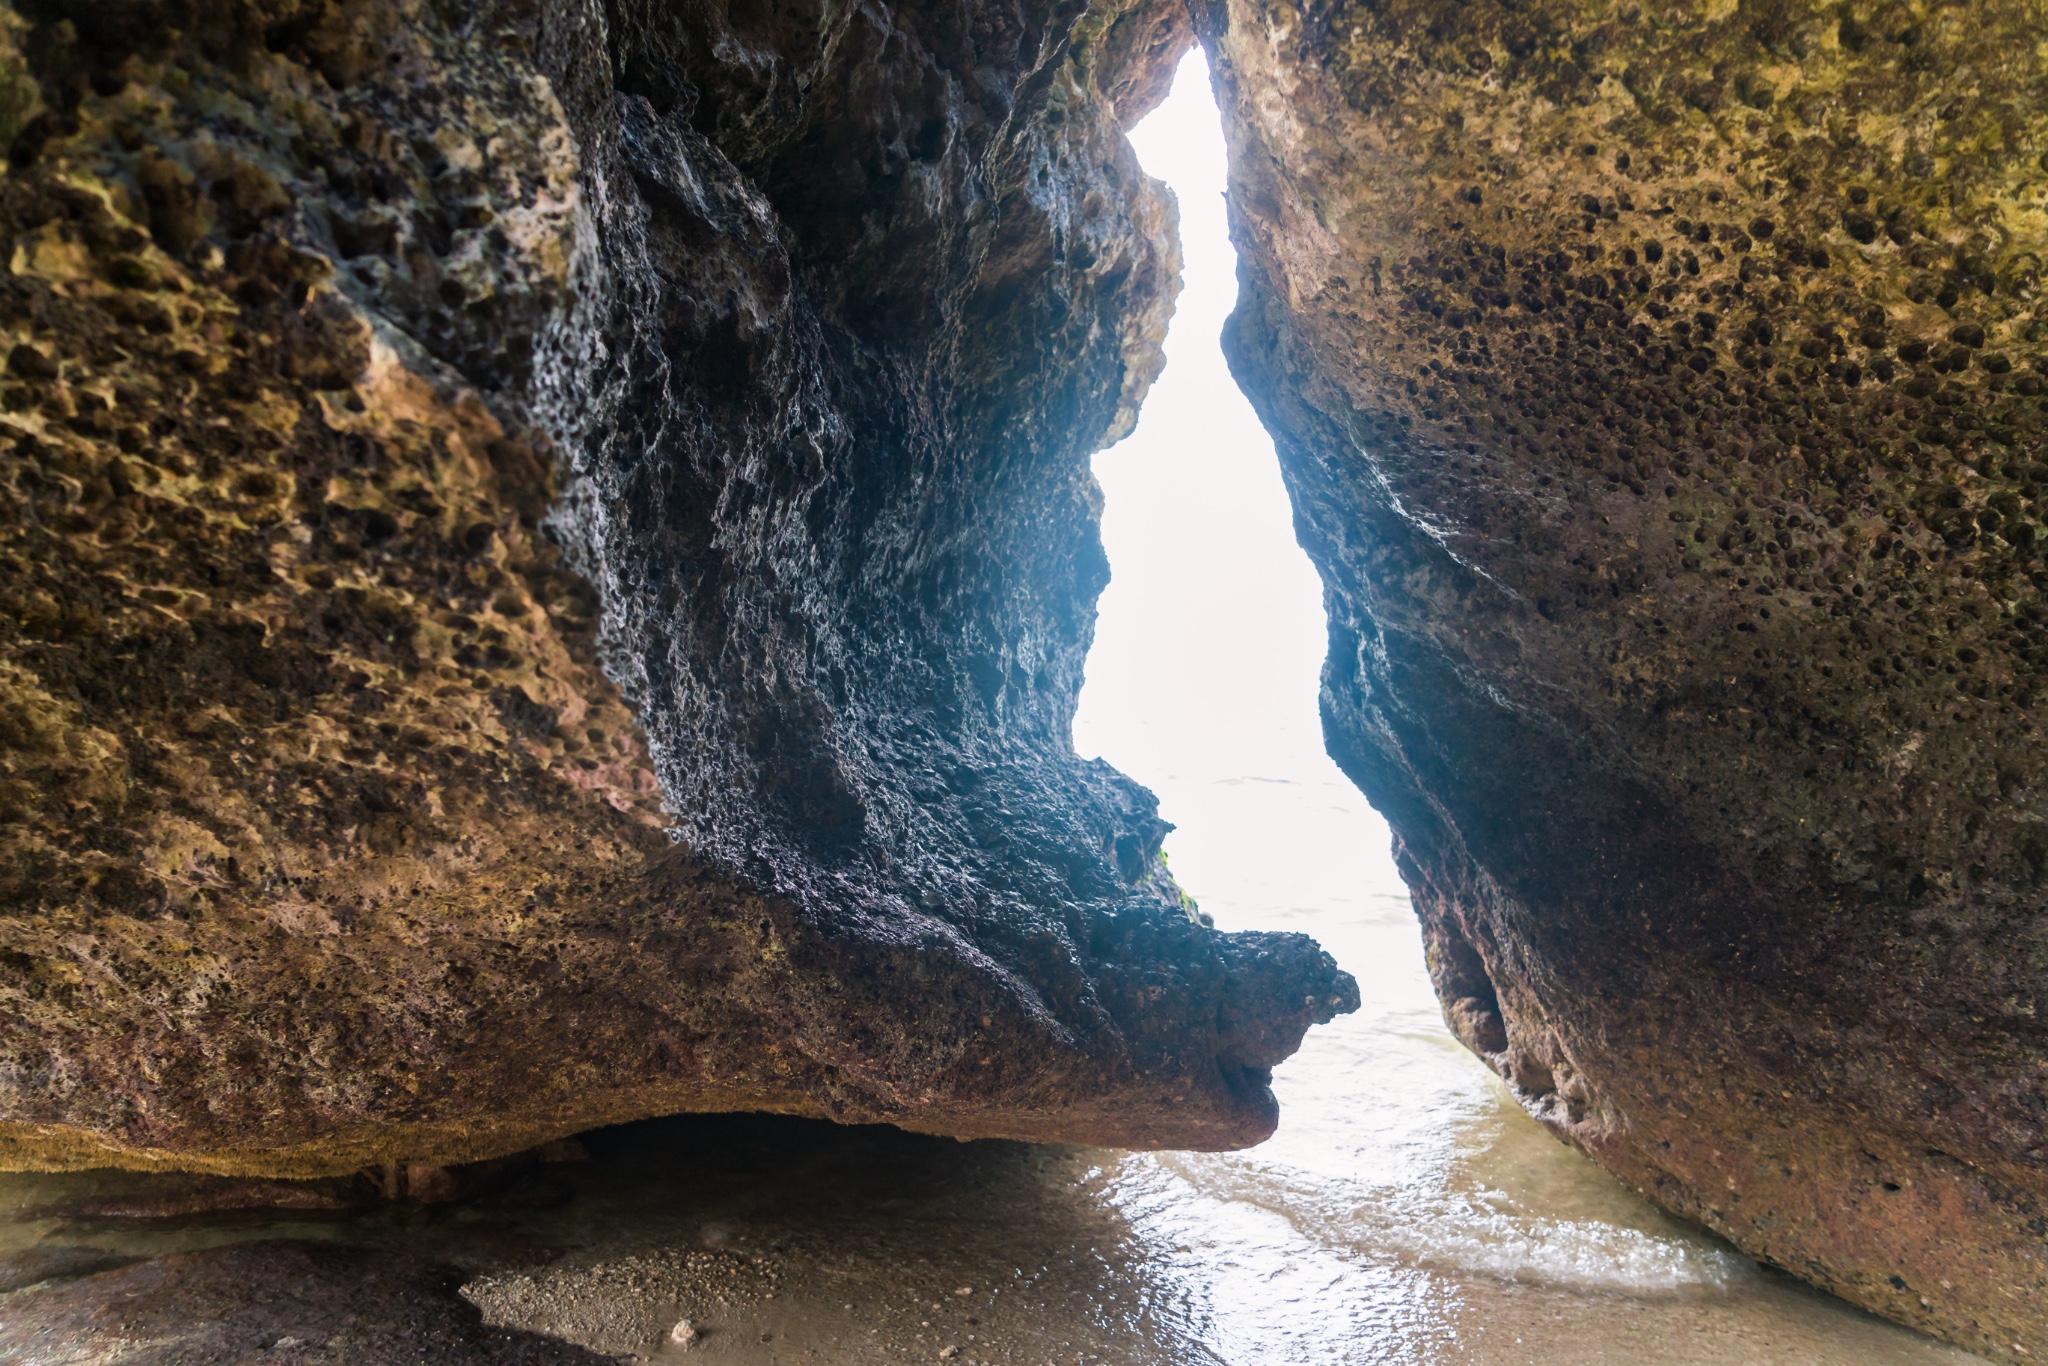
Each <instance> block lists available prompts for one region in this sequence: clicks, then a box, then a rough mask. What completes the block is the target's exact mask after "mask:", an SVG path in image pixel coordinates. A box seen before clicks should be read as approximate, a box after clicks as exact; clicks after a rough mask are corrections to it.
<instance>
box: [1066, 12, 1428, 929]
mask: <svg viewBox="0 0 2048 1366" xmlns="http://www.w3.org/2000/svg"><path fill="white" fill-rule="evenodd" d="M1131 141H1132V142H1133V143H1134V144H1135V145H1136V147H1137V149H1138V156H1139V158H1140V160H1141V161H1143V163H1144V165H1145V169H1146V170H1147V171H1149V172H1151V173H1152V174H1153V175H1155V176H1157V177H1159V178H1160V179H1162V180H1164V181H1166V182H1167V183H1168V184H1170V185H1172V186H1173V188H1174V190H1175V192H1176V193H1177V194H1178V195H1179V197H1180V230H1181V242H1182V246H1183V249H1184V251H1185V253H1186V261H1187V265H1186V272H1187V274H1186V287H1185V289H1184V291H1183V292H1182V294H1181V296H1180V304H1179V309H1178V311H1177V312H1176V314H1175V316H1174V320H1173V329H1172V332H1171V334H1170V335H1169V336H1168V338H1167V342H1166V354H1167V366H1166V373H1165V374H1164V375H1163V376H1162V377H1161V378H1160V380H1159V383H1158V384H1157V385H1156V386H1154V388H1153V390H1152V393H1151V396H1150V397H1149V398H1147V399H1146V400H1145V407H1144V410H1143V412H1142V414H1141V416H1140V418H1139V422H1138V428H1137V430H1136V431H1135V432H1134V433H1133V434H1132V435H1131V436H1130V437H1129V438H1128V439H1127V440H1125V441H1123V442H1122V443H1120V444H1119V445H1117V446H1115V447H1114V448H1112V449H1110V450H1107V451H1104V452H1102V453H1101V454H1099V455H1097V456H1096V457H1095V474H1096V478H1098V479H1099V480H1100V481H1101V482H1102V487H1103V491H1104V494H1105V495H1106V499H1107V509H1106V511H1105V512H1104V515H1103V520H1102V537H1103V541H1104V543H1105V545H1106V546H1107V548H1108V551H1109V562H1110V570H1111V573H1112V576H1113V577H1112V578H1111V581H1110V585H1109V589H1108V591H1107V592H1106V593H1104V594H1103V598H1102V608H1101V618H1100V621H1099V623H1098V624H1097V626H1096V631H1095V647H1094V649H1093V651H1091V652H1090V654H1089V656H1088V682H1087V686H1086V688H1085V689H1084V691H1083V692H1082V694H1081V707H1080V714H1079V715H1078V716H1077V717H1076V719H1075V722H1074V745H1075V748H1076V749H1077V750H1078V751H1079V752H1080V753H1082V754H1084V755H1096V754H1100V755H1101V756H1102V757H1104V758H1106V759H1108V760H1109V761H1110V762H1111V763H1113V764H1115V765H1116V766H1117V767H1119V768H1121V769H1122V770H1123V771H1124V772H1126V773H1128V774H1130V775H1131V776H1133V777H1134V778H1137V779H1138V780H1139V781H1140V782H1143V783H1145V784H1146V785H1147V786H1148V787H1151V788H1152V789H1153V790H1154V791H1155V792H1157V793H1158V794H1159V796H1160V800H1161V805H1162V814H1164V815H1165V817H1166V818H1167V819H1168V820H1171V821H1174V822H1176V823H1177V824H1179V825H1180V826H1181V830H1180V831H1179V832H1178V833H1177V834H1176V835H1174V836H1173V837H1171V838H1170V839H1169V840H1168V842H1167V852H1168V856H1169V858H1170V859H1171V860H1172V862H1173V867H1174V870H1175V872H1176V874H1177V875H1178V876H1179V878H1180V880H1181V882H1182V883H1183V885H1185V886H1186V887H1187V888H1188V890H1189V891H1190V892H1192V893H1193V894H1194V895H1195V897H1196V898H1197V899H1198V900H1201V901H1202V902H1203V905H1204V906H1205V907H1206V908H1207V909H1209V910H1211V911H1212V912H1215V913H1217V914H1218V917H1219V921H1220V922H1222V923H1225V924H1226V925H1230V924H1231V923H1232V922H1235V924H1236V925H1237V926H1244V925H1247V924H1248V923H1250V922H1251V921H1252V920H1260V921H1263V920H1265V919H1266V915H1265V914H1263V912H1265V911H1268V910H1272V909H1278V908H1280V907H1281V906H1286V905H1293V906H1294V907H1295V908H1296V909H1299V910H1304V911H1305V910H1308V909H1310V908H1309V907H1308V906H1306V905H1301V904H1300V903H1301V902H1302V901H1303V900H1304V899H1313V900H1316V901H1321V900H1322V899H1323V897H1325V896H1327V893H1322V894H1316V893H1311V892H1309V890H1308V889H1307V888H1306V887H1304V886H1295V887H1287V888H1283V887H1281V886H1278V885H1275V884H1274V883H1273V881H1272V878H1273V875H1274V873H1275V872H1276V871H1277V869H1276V868H1275V861H1276V859H1278V860H1281V861H1288V855H1289V854H1292V853H1295V852H1300V853H1303V854H1311V853H1312V854H1314V856H1315V857H1316V860H1317V861H1318V862H1320V863H1321V865H1322V866H1323V867H1324V868H1325V869H1330V865H1331V864H1332V863H1333V862H1336V863H1338V864H1339V866H1341V867H1343V868H1344V870H1345V871H1344V872H1343V874H1342V875H1340V880H1341V881H1342V882H1344V883H1346V884H1348V890H1351V891H1354V892H1356V891H1363V890H1365V889H1366V887H1368V886H1369V887H1370V888H1371V890H1373V891H1375V892H1382V893H1391V894H1395V895H1405V889H1403V888H1401V887H1400V885H1399V880H1398V878H1397V877H1396V875H1395V873H1394V870H1393V865H1392V860H1391V858H1390V857H1389V855H1388V852H1387V844H1388V841H1387V832H1386V826H1385V825H1384V824H1383V823H1382V822H1381V821H1380V820H1379V818H1378V817H1377V816H1376V815H1374V814H1373V813H1372V812H1371V811H1370V809H1369V808H1368V807H1367V806H1366V804H1365V802H1364V799H1363V798H1361V797H1360V796H1359V795H1358V792H1357V790H1356V789H1355V788H1353V787H1351V785H1350V784H1349V783H1348V782H1346V781H1345V779H1344V778H1343V776H1342V774H1340V773H1339V772H1338V771H1337V768H1336V765H1335V764H1333V763H1332V762H1331V761H1330V759H1329V758H1328V757H1327V756H1326V755H1325V754H1324V752H1323V743H1322V731H1321V725H1320V722H1319V721H1318V719H1317V713H1316V690H1317V680H1318V677H1319V675H1320V672H1321V668H1322V659H1323V650H1324V641H1325V636H1324V625H1323V611H1322V588H1321V584H1320V583H1319V581H1318V580H1317V578H1316V574H1315V570H1314V569H1313V568H1312V567H1311V566H1310V564H1309V562H1308V557H1307V556H1306V555H1304V554H1303V553H1302V551H1301V549H1300V547H1299V546H1297V545H1296V544H1295V540H1294V527H1293V520H1292V514H1291V512H1290V510H1289V507H1288V502H1287V494H1286V490H1285V489H1284V488H1283V487H1282V485H1281V482H1280V470H1279V466H1278V463H1277V461H1276V458H1275V456H1274V454H1273V443H1272V441H1271V439H1270V438H1268V437H1267V435H1266V432H1265V429H1264V428H1262V427H1261V426H1260V425H1259V421H1258V418H1257V417H1256V416H1254V415H1253V413H1252V409H1251V405H1250V404H1249V403H1248V402H1247V401H1246V400H1245V397H1244V395H1243V394H1242V393H1240V392H1239V390H1238V388H1237V385H1236V383H1235V381H1233V380H1232V379H1231V377H1230V371H1229V368H1228V367H1227V366H1226V365H1225V364H1224V360H1223V353H1222V350H1221V348H1220V347H1219V345H1218V342H1217V339H1218V336H1219V335H1220V333H1221V331H1222V328H1223V320H1224V318H1225V317H1226V316H1227V315H1228V314H1229V312H1230V309H1231V305H1232V303H1233V302H1234V301H1235V299H1236V297H1237V258H1236V254H1235V253H1234V252H1233V251H1232V250H1231V246H1230V238H1229V232H1228V228H1227V226H1226V222H1225V216H1224V206H1223V188H1224V153H1223V134H1222V126H1221V120H1220V118H1219V116H1218V114H1217V111H1216V105H1215V103H1214V101H1213V99H1212V97H1211V95H1210V92H1209V75H1208V68H1207V65H1206V64H1205V62H1204V60H1203V58H1202V55H1201V53H1200V52H1199V51H1196V52H1194V53H1191V54H1189V56H1188V57H1187V58H1186V59H1185V60H1184V61H1183V62H1182V63H1181V67H1180V71H1179V74H1178V76H1177V78H1176V80H1175V82H1174V87H1173V93H1172V95H1171V96H1170V97H1169V98H1168V99H1167V100H1166V102H1165V103H1164V104H1163V105H1161V106H1160V108H1159V109H1158V110H1156V111H1155V112H1154V113H1153V114H1152V115H1151V116H1150V117H1148V118H1147V119H1146V120H1145V121H1144V122H1143V123H1141V124H1140V125H1139V126H1138V128H1137V129H1136V130H1135V131H1134V132H1133V133H1132V135H1131ZM1311 813H1313V814H1311ZM1332 841H1338V842H1339V843H1340V845H1341V847H1339V848H1332V844H1331V842H1332ZM1307 843H1313V845H1314V848H1313V849H1309V848H1302V849H1299V850H1298V851H1297V850H1293V849H1289V850H1287V851H1286V852H1285V853H1283V851H1282V846H1287V845H1295V844H1307ZM1333 856H1334V857H1333ZM1332 871H1334V870H1332ZM1301 928H1309V927H1308V926H1302V927H1301Z"/></svg>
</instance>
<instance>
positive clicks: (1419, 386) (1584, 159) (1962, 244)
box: [1197, 0, 2048, 1360]
mask: <svg viewBox="0 0 2048 1366" xmlns="http://www.w3.org/2000/svg"><path fill="white" fill-rule="evenodd" d="M2044 19H2048V12H2044V10H2043V8H2042V6H2040V5H2039V4H2037V3H2028V2H2026V0H1991V2H1988V3H1987V2H1986V0H1974V2H1972V3H1962V2H1960V0H1925V2H1924V3H1920V2H1915V3H1906V2H1905V0H1849V3H1843V4H1829V5H1808V4H1803V3H1794V2H1792V0H1711V2H1705V3H1693V2H1692V0H1641V2H1639V0H1613V2H1612V3H1609V2H1608V0H1537V2H1536V3H1523V2H1521V0H1472V2H1471V3H1450V2H1449V0H1331V2H1330V3H1323V2H1322V0H1316V2H1315V3H1309V4H1304V5H1301V6H1298V7H1297V6H1291V5H1287V4H1281V3H1266V2H1265V0H1217V3H1214V4H1210V5H1206V6H1202V7H1200V8H1199V10H1198V22H1197V27H1198V28H1199V29H1202V30H1203V32H1204V38H1205V41H1206V42H1207V43H1208V45H1209V47H1210V50H1211V52H1212V54H1213V56H1214V59H1215V61H1216V63H1217V82H1218V90H1219V93H1220V96H1221V98H1222V102H1223V104H1224V108H1225V119H1226V124H1227V126H1228V128H1229V129H1230V133H1231V138H1232V165H1233V187H1232V197H1231V203H1232V210H1233V214H1234V231H1235V233H1236V236H1237V240H1238V243H1239V246H1240V248H1241V250H1242V251H1243V253H1244V266H1243V283H1244V293H1243V295H1242V297H1241V299H1240V303H1239V307H1238V311H1237V313H1236V315H1235V317H1234V318H1233V321H1232V325H1231V328H1230V332H1229V335H1228V337H1227V339H1226V345H1227V347H1228V349H1229V351H1230V353H1231V357H1232V361H1233V364H1234V366H1235V369H1236V371H1237V373H1238V375H1239V376H1240V378H1241V380H1242V381H1243V382H1244V384H1245V385H1246V387H1247V388H1248V390H1249V391H1250V392H1251V393H1252V394H1253V396H1254V399H1255V401H1256V403H1257V404H1258V406H1259V407H1260V409H1261V412H1262V415H1263V416H1264V418H1265V420H1266V422H1267V424H1268V425H1269V426H1270V427H1271V428H1272V429H1273V430H1274V432H1275V434H1276V436H1277V438H1278V439H1279V444H1280V449H1281V457H1282V461H1283V464H1284V466H1285V469H1286V474H1287V478H1288V481H1289V486H1290V489H1291V491H1292V494H1293V498H1294V504H1295V508H1296V514H1297V522H1298V525H1299V526H1300V528H1301V531H1302V535H1303V537H1304V541H1305V544H1306V545H1307V546H1308V549H1309V551H1310V553H1311V555H1312V556H1313V557H1314V558H1315V560H1316V562H1317V563H1318V565H1319V566H1320V567H1321V570H1322V573H1323V576H1324V581H1325V583H1326V585H1327V587H1328V596H1329V604H1330V611H1331V622H1330V655H1329V662H1328V667H1327V670H1326V673H1325V676H1324V691H1323V709H1324V718H1325V725H1326V729H1327V734H1328V738H1329V742H1330V746H1331V749H1332V752H1333V753H1334V754H1335V755H1336V756H1337V757H1338V759H1339V761H1340V762H1341V763H1342V764H1343V765H1344V767H1345V768H1346V769H1347V770H1348V771H1349V772H1350V773H1351V775H1352V776H1353V777H1354V778H1355V779H1356V780H1357V781H1358V782H1359V783H1360V784H1361V785H1362V786H1363V787H1364V789H1365V790H1366V792H1367V794H1368V795H1369V796H1370V797H1371V798H1372V800H1373V802H1374V804H1375V805H1376V806H1378V807H1379V809H1380V810H1381V811H1383V812H1385V813H1386V815H1387V816H1388V818H1389V819H1390V821H1391V822H1392V824H1393V826H1394V828H1395V831H1396V832H1397V837H1398V842H1399V854H1400V858H1401V861H1402V867H1403V870H1404V872H1405V874H1406V876H1407V877H1408V879H1409V882H1410V885H1411V886H1412V887H1413V888H1414V889H1415V892H1416V897H1417V903H1418V906H1419V909H1420V912H1421V915H1422V918H1423V922H1424V927H1425V933H1426V939H1427V942H1428V947H1429V955H1430V967H1431V971H1432V973H1433V975H1434V977H1435V981H1436V984H1437V987H1438V990H1439V992H1440V994H1441V996H1442V998H1443V1001H1444V1008H1445V1013H1446V1016H1447V1017H1448V1019H1449V1020H1450V1022H1451V1024H1452V1025H1453V1027H1454V1028H1455V1029H1456V1030H1457V1032H1458V1034H1459V1036H1460V1037H1461V1038H1462V1039H1464V1041H1465V1042H1466V1043H1467V1044H1469V1045H1470V1046H1471V1047H1472V1048H1473V1049H1474V1050H1475V1051H1477V1052H1478V1053H1480V1054H1481V1055H1482V1056H1484V1057H1486V1058H1487V1059H1488V1060H1489V1061H1490V1062H1491V1063H1492V1064H1493V1065H1494V1066H1495V1067H1496V1068H1497V1069H1498V1070H1499V1071H1500V1072H1501V1074H1502V1075H1503V1076H1504V1077H1506V1078H1507V1079H1508V1081H1509V1083H1510V1084H1511V1085H1512V1087H1513V1088H1514V1090H1515V1092H1516V1094H1517V1095H1518V1096H1519V1097H1520V1098H1521V1099H1522V1101H1523V1103H1524V1104H1525V1105H1527V1106H1528V1108H1529V1109H1530V1110H1531V1111H1532V1112H1533V1113H1534V1114H1535V1115H1537V1117H1538V1118H1540V1119H1541V1120H1542V1121H1543V1122H1544V1123H1546V1124H1547V1125H1549V1126H1550V1127H1551V1128H1552V1129H1553V1130H1554V1131H1555V1132H1556V1133H1558V1134H1559V1135H1560V1136H1562V1137H1564V1138H1566V1139H1567V1140H1569V1141H1570V1142H1572V1143H1575V1144H1577V1145H1579V1146H1580V1147H1582V1148H1584V1149H1585V1150H1586V1151H1587V1152H1589V1153H1591V1154H1592V1155H1593V1156H1594V1157H1596V1158H1597V1159H1599V1160H1600V1161H1601V1162H1602V1163H1604V1164H1606V1165H1607V1166H1608V1167H1610V1168H1612V1169H1613V1170H1614V1171H1615V1172H1617V1173H1619V1174H1620V1175H1621V1176H1622V1177H1624V1178H1625V1179H1626V1180H1628V1181H1629V1182H1630V1183H1631V1184H1633V1185H1635V1186H1636V1187H1637V1188H1638V1189H1640V1190H1642V1191H1644V1192H1645V1193H1646V1194H1648V1195H1650V1196H1651V1197H1652V1198H1654V1199H1656V1200H1658V1201H1660V1202H1662V1203H1663V1204H1665V1205H1666V1206H1668V1207H1670V1208H1672V1209H1674V1210H1677V1211H1679V1212H1681V1213H1683V1214H1686V1215H1689V1216H1691V1217H1694V1218H1697V1219H1699V1220H1701V1221H1702V1222H1704V1223H1706V1224H1708V1225H1710V1226H1711V1227H1713V1228H1715V1229H1718V1230H1719V1231H1721V1232H1722V1233H1724V1234H1726V1235H1727V1236H1728V1237H1730V1238H1731V1239H1733V1240H1734V1241H1735V1243H1736V1244H1737V1245H1738V1246H1740V1247H1742V1248H1743V1249H1744V1250H1746V1251H1748V1252H1751V1253H1753V1254H1755V1255H1757V1256H1759V1257H1762V1258H1765V1259H1767V1260H1770V1261H1773V1262H1776V1263H1777V1264H1779V1265H1781V1266H1784V1267H1786V1268H1787V1269H1789V1270H1791V1271H1793V1272H1794V1273H1796V1274H1798V1275H1800V1276H1803V1277H1805V1278H1807V1279H1809V1280H1812V1281H1814V1282H1815V1283H1817V1284H1820V1285H1823V1286H1825V1287H1827V1288H1828V1289H1830V1290H1833V1291H1836V1292H1837V1293H1839V1294H1842V1295H1845V1296H1847V1297H1849V1298H1851V1299H1853V1300H1856V1301H1858V1302H1860V1303H1862V1304H1865V1305H1868V1306H1870V1307H1871V1308H1873V1309H1876V1310H1878V1311H1879V1312H1882V1313H1885V1314H1888V1315H1891V1316H1893V1317H1895V1318H1898V1319H1901V1320H1904V1321H1906V1322H1908V1323H1912V1324H1917V1325H1920V1326H1923V1327H1926V1328H1929V1329H1931V1330H1933V1331H1936V1332H1939V1333H1942V1334H1945V1335H1947V1336H1949V1337H1950V1338H1952V1339H1954V1340H1956V1341H1958V1342H1960V1343H1963V1344H1965V1345H1968V1346H1970V1347H1972V1348H1973V1349H1976V1350H1979V1351H1983V1352H1986V1353H1989V1354H1991V1355H1993V1356H1998V1357H2001V1358H2004V1359H2010V1360H2031V1359H2036V1358H2038V1356H2039V1355H2040V1354H2041V1353H2043V1352H2044V1351H2048V1123H2044V1121H2048V1021H2044V1016H2048V916H2044V914H2043V898H2044V891H2043V887H2044V882H2043V878H2044V875H2048V874H2044V870H2048V840H2044V836H2043V829H2044V820H2048V795H2044V794H2048V786H2044V784H2048V746H2044V743H2043V738H2042V734H2041V731H2040V716H2039V707H2040V705H2041V703H2042V701H2043V700H2044V698H2048V564H2044V561H2043V558H2042V538H2043V534H2044V533H2043V525H2044V520H2048V512H2044V501H2043V500H2048V452H2044V450H2043V443H2042V431H2043V426H2044V417H2048V397H2044V382H2048V380H2044V374H2043V368H2044V366H2048V299H2044V298H2043V295H2042V293H2041V271H2042V254H2043V252H2044V251H2048V56H2044V50H2043V48H2042V47H2041V41H2042V34H2043V32H2044Z"/></svg>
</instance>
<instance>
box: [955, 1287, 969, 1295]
mask: <svg viewBox="0 0 2048 1366" xmlns="http://www.w3.org/2000/svg"><path fill="white" fill-rule="evenodd" d="M953 1293H954V1294H956V1295H972V1294H973V1293H974V1287H973V1286H971V1285H963V1286H961V1287H960V1288H959V1289H958V1290H955V1291H954V1292H953Z"/></svg>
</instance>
